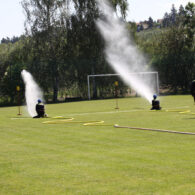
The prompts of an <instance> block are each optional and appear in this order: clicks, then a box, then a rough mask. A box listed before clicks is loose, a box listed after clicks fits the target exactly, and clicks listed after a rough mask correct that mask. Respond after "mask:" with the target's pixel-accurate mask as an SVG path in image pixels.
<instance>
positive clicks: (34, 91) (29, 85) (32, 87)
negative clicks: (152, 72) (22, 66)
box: [21, 70, 43, 117]
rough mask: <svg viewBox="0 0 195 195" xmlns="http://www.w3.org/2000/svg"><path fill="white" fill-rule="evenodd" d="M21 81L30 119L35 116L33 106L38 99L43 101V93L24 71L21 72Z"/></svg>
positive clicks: (31, 77)
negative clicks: (23, 85)
mask: <svg viewBox="0 0 195 195" xmlns="http://www.w3.org/2000/svg"><path fill="white" fill-rule="evenodd" d="M21 75H22V79H23V81H24V84H25V99H26V105H27V111H28V113H29V115H30V116H31V117H33V116H35V115H37V113H36V111H35V105H36V103H37V100H38V99H41V100H43V93H42V91H41V89H40V87H39V86H38V85H37V83H36V82H35V80H34V78H33V76H32V75H31V74H30V73H29V72H28V71H26V70H23V71H22V72H21Z"/></svg>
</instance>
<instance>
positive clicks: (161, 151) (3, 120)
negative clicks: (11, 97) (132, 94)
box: [0, 95, 195, 195]
mask: <svg viewBox="0 0 195 195" xmlns="http://www.w3.org/2000/svg"><path fill="white" fill-rule="evenodd" d="M160 101H161V106H162V107H163V109H164V111H150V107H151V105H150V104H149V103H148V102H147V101H146V100H144V99H143V98H124V99H119V100H118V102H119V109H118V110H117V109H115V106H116V102H115V100H114V99H112V100H98V101H83V102H74V103H63V104H51V105H46V111H47V113H48V115H49V116H50V117H54V116H64V117H74V120H73V121H75V122H76V121H83V122H80V123H64V124H43V123H42V122H43V121H47V120H54V119H52V118H48V119H32V118H28V117H26V115H25V114H23V115H22V116H21V117H23V118H21V119H17V117H19V116H17V113H18V111H17V107H7V108H0V194H6V195H7V194H8V195H9V194H41V195H42V194H158V195H161V194H162V195H164V194H166V195H168V194H170V195H173V194H175V195H178V194H179V195H180V194H195V135H181V134H171V133H161V132H152V131H142V130H133V129H122V128H121V129H120V128H114V127H113V125H114V124H118V125H122V126H133V127H145V128H157V129H167V130H175V131H186V132H194V133H195V115H193V114H192V113H195V105H194V103H193V99H192V97H191V96H189V95H185V96H162V97H160ZM165 110H169V111H170V112H166V111H165ZM174 110H175V112H173V111H174ZM182 110H191V113H186V114H181V113H179V111H182ZM171 111H172V112H171ZM55 120H56V119H55ZM58 120H61V119H58ZM96 120H103V121H104V125H105V126H84V125H83V123H85V122H88V121H96Z"/></svg>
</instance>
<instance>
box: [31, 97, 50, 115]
mask: <svg viewBox="0 0 195 195" xmlns="http://www.w3.org/2000/svg"><path fill="white" fill-rule="evenodd" d="M37 102H38V103H37V104H36V107H35V109H36V112H37V116H34V117H33V118H43V117H47V115H46V114H45V106H44V104H43V103H42V101H41V100H40V99H38V101H37Z"/></svg>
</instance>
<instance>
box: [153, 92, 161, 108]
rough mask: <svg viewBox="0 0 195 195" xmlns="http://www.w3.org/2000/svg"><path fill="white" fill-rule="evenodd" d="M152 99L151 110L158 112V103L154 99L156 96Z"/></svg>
mask: <svg viewBox="0 0 195 195" xmlns="http://www.w3.org/2000/svg"><path fill="white" fill-rule="evenodd" d="M153 97H154V99H153V100H152V108H151V110H160V109H161V107H160V101H159V100H156V98H157V96H156V95H154V96H153Z"/></svg>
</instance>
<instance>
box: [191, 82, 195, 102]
mask: <svg viewBox="0 0 195 195" xmlns="http://www.w3.org/2000/svg"><path fill="white" fill-rule="evenodd" d="M190 90H191V94H192V96H193V98H194V103H195V80H193V81H192V84H191V89H190Z"/></svg>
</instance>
